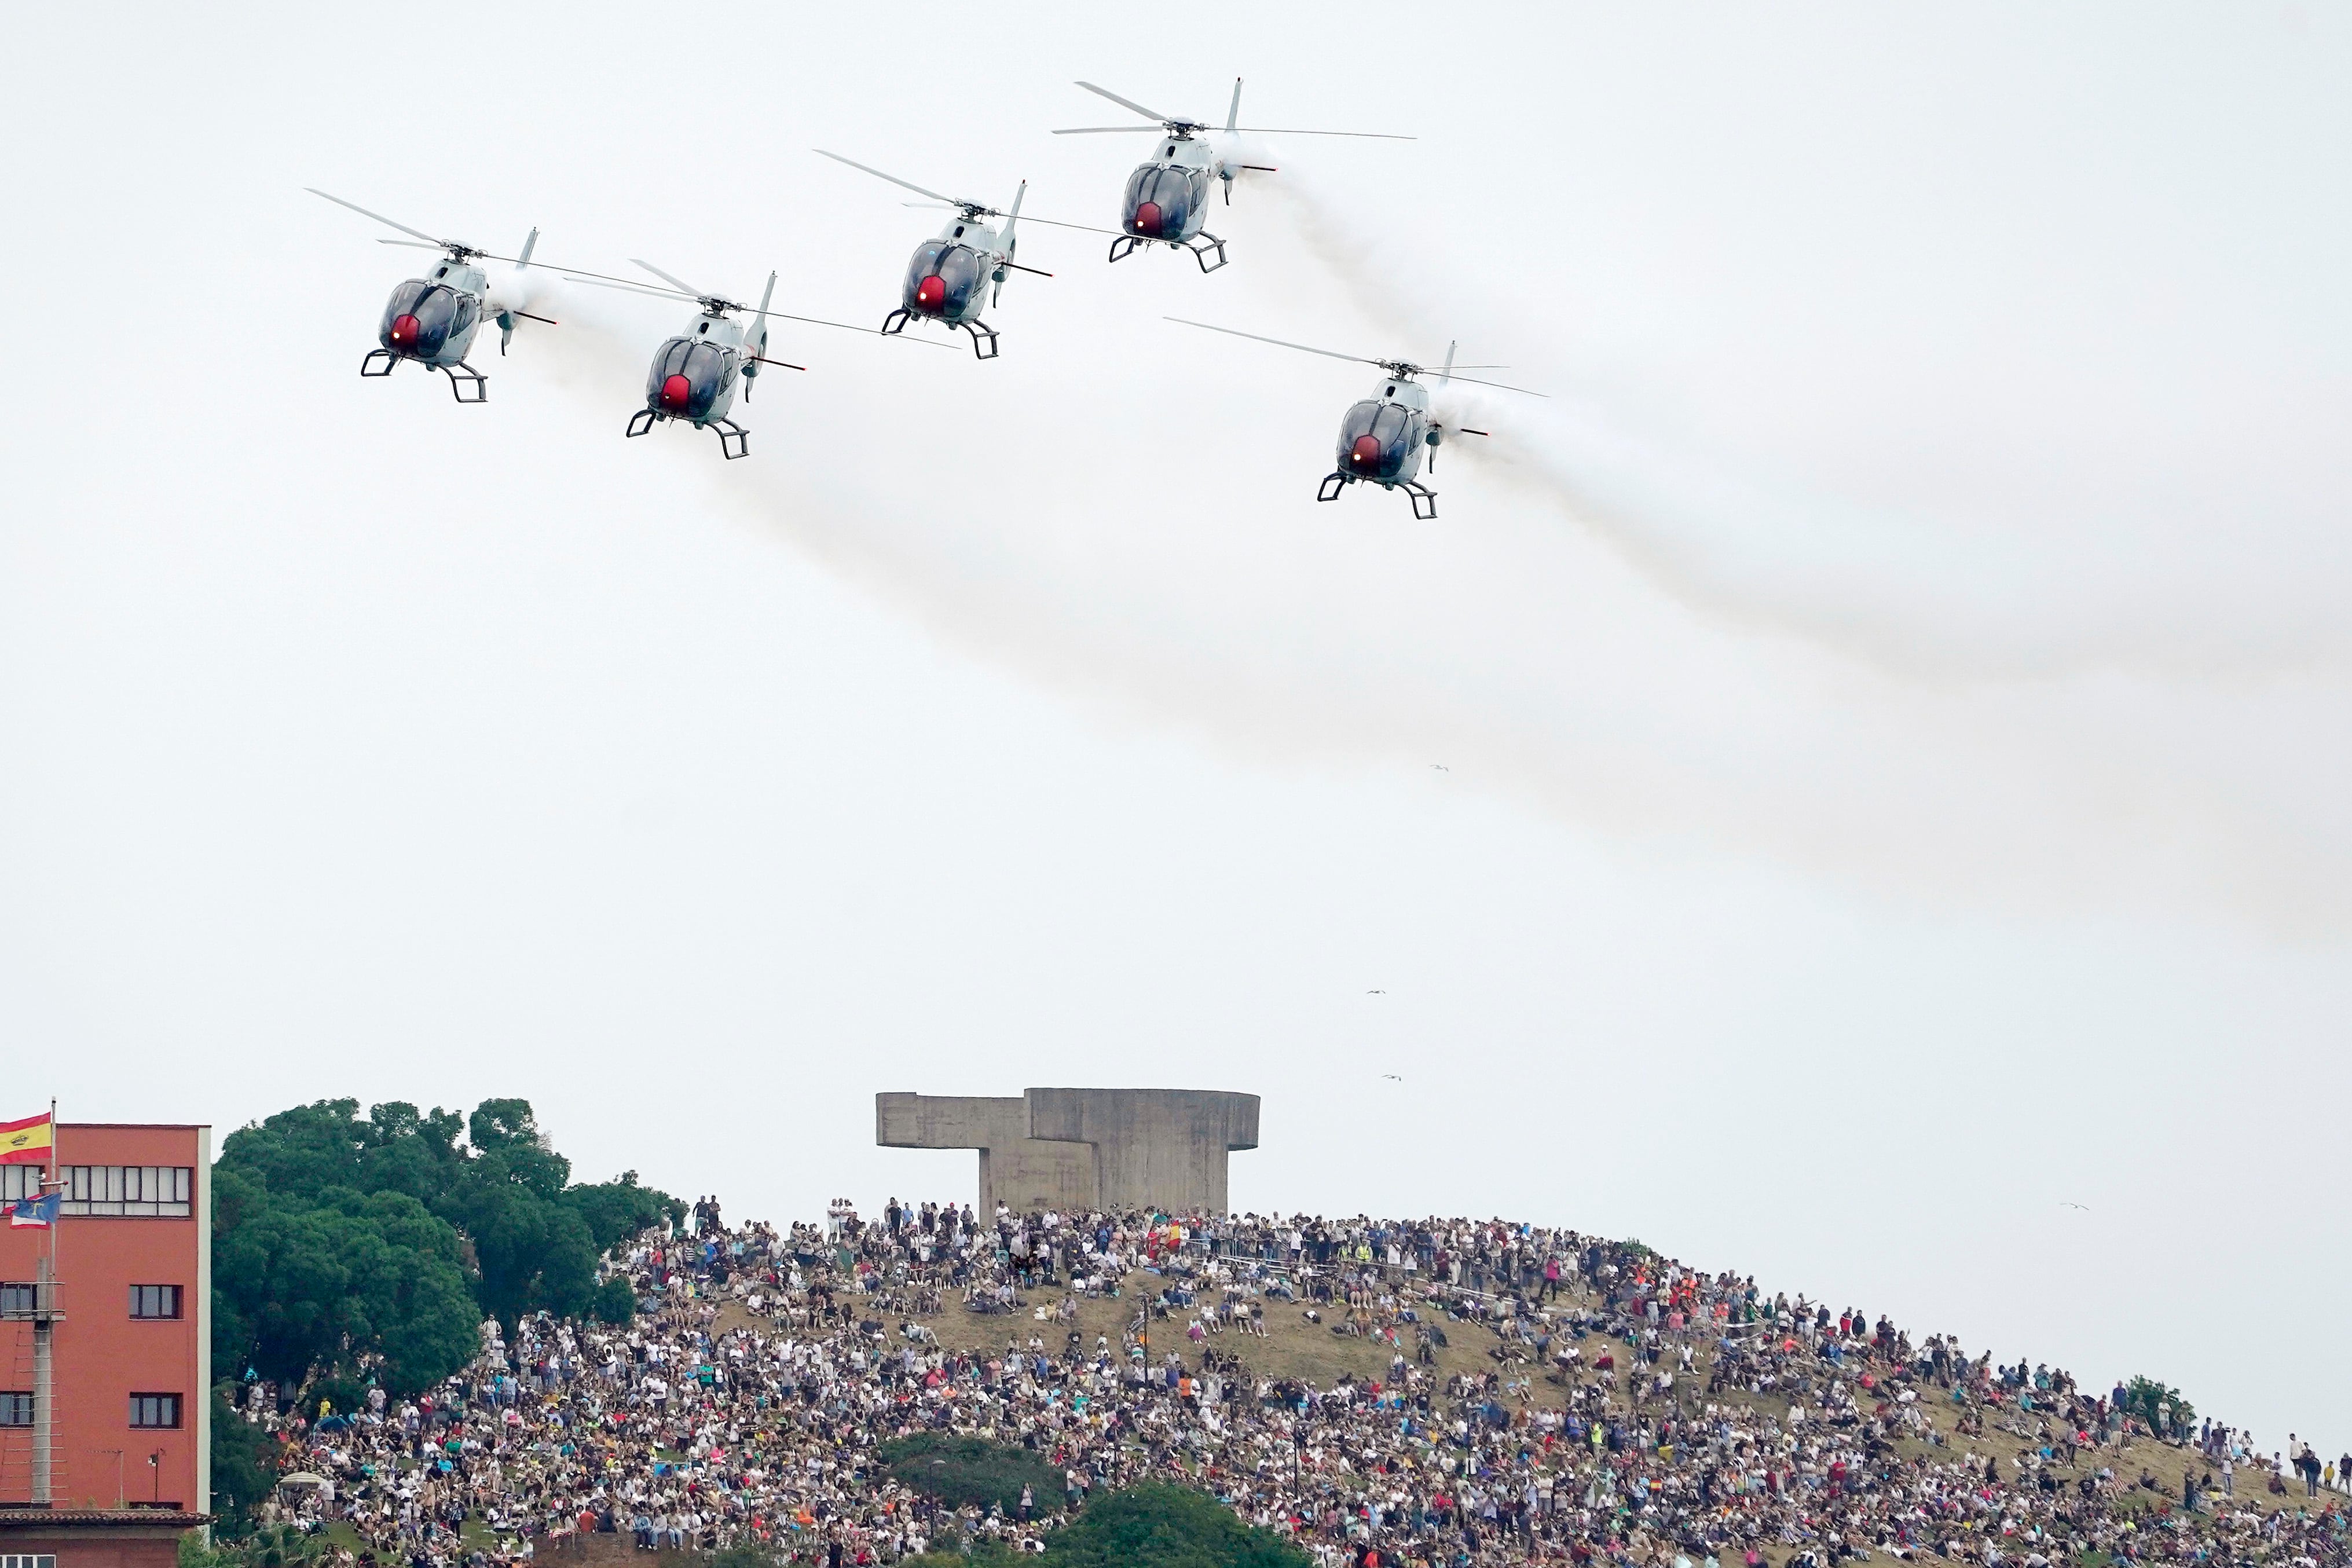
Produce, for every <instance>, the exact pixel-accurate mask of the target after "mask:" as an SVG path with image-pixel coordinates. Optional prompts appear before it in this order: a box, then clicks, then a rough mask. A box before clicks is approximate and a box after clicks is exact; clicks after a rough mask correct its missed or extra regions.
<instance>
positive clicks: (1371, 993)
mask: <svg viewBox="0 0 2352 1568" xmlns="http://www.w3.org/2000/svg"><path fill="white" fill-rule="evenodd" d="M1364 994H1365V995H1367V996H1385V995H1387V994H1388V993H1387V992H1385V991H1367V992H1365V993H1364Z"/></svg>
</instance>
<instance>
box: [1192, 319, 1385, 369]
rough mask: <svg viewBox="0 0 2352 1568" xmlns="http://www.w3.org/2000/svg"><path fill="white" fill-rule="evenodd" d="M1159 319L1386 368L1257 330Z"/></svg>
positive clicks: (1204, 322)
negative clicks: (1250, 330)
mask: <svg viewBox="0 0 2352 1568" xmlns="http://www.w3.org/2000/svg"><path fill="white" fill-rule="evenodd" d="M1160 320H1162V321H1173V322H1175V323H1176V324H1177V325H1178V326H1180V327H1199V328H1200V329H1201V330H1202V331H1210V332H1223V333H1225V334H1227V335H1228V336H1230V337H1236V338H1255V339H1256V341H1257V342H1262V343H1272V344H1274V345H1275V347H1276V348H1283V349H1297V350H1298V351H1299V352H1301V353H1310V354H1321V355H1323V356H1324V357H1326V358H1327V359H1343V360H1347V361H1349V363H1354V364H1376V365H1379V366H1380V367H1381V369H1382V370H1386V369H1387V368H1388V366H1387V364H1386V363H1384V362H1382V361H1380V360H1376V359H1366V358H1365V357H1364V356H1363V355H1361V354H1343V353H1339V351H1337V350H1336V349H1318V348H1313V347H1310V346H1308V345H1307V344H1306V343H1294V342H1288V341H1286V340H1285V339H1282V338H1269V337H1266V336H1265V335H1263V334H1262V333H1258V332H1242V331H1234V329H1233V328H1231V327H1213V326H1211V325H1209V323H1208V322H1206V321H1186V320H1185V319H1184V318H1183V317H1181V316H1163V317H1161V318H1160Z"/></svg>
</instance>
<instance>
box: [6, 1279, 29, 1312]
mask: <svg viewBox="0 0 2352 1568" xmlns="http://www.w3.org/2000/svg"><path fill="white" fill-rule="evenodd" d="M33 1295H34V1292H33V1287H32V1283H31V1282H30V1281H29V1280H23V1279H11V1280H9V1281H8V1282H7V1283H6V1284H5V1285H0V1318H29V1317H31V1316H32V1315H33Z"/></svg>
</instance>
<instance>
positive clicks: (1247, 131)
mask: <svg viewBox="0 0 2352 1568" xmlns="http://www.w3.org/2000/svg"><path fill="white" fill-rule="evenodd" d="M1234 129H1235V130H1236V131H1237V132H1241V133H1242V134H1244V135H1246V136H1357V137H1368V138H1370V140H1372V141H1375V142H1418V141H1420V140H1421V138H1420V137H1418V136H1399V135H1398V134H1396V133H1395V132H1392V131H1298V130H1289V131H1277V130H1275V129H1274V128H1273V127H1272V126H1267V125H1240V126H1235V127H1234Z"/></svg>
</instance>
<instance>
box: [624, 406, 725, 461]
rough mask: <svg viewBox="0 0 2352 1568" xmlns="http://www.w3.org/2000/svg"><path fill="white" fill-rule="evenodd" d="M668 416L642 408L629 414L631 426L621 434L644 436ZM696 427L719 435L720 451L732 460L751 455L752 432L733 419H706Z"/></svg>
mask: <svg viewBox="0 0 2352 1568" xmlns="http://www.w3.org/2000/svg"><path fill="white" fill-rule="evenodd" d="M668 417H669V416H668V415H667V414H661V413H657V412H656V411H655V410H653V409H651V408H640V409H638V410H637V411H636V412H635V414H632V415H630V416H629V427H628V428H627V429H625V430H624V431H622V432H621V434H622V435H624V436H632V437H635V436H642V435H644V434H645V433H646V431H648V430H650V429H652V428H653V427H654V426H656V425H659V424H661V423H662V422H663V421H664V420H666V419H667V418H668ZM695 428H697V429H698V430H708V431H709V432H710V433H711V434H712V435H714V436H716V437H719V453H720V454H721V455H722V456H724V457H726V458H729V459H730V460H732V459H734V458H748V457H750V456H751V432H750V431H749V430H746V429H744V428H743V426H740V425H738V424H736V423H735V421H733V420H732V419H706V420H703V421H702V422H701V423H700V424H699V425H698V426H695Z"/></svg>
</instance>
